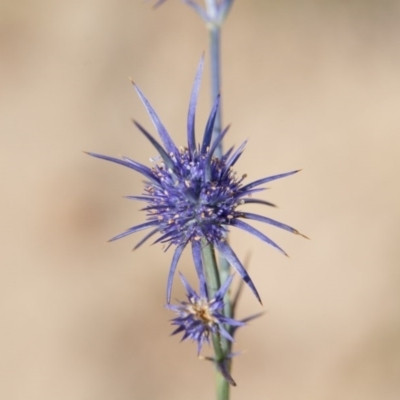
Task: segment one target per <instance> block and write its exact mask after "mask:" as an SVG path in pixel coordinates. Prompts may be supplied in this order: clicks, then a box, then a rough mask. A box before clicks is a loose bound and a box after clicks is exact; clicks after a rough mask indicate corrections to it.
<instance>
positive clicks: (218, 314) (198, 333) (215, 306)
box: [167, 274, 245, 354]
mask: <svg viewBox="0 0 400 400" xmlns="http://www.w3.org/2000/svg"><path fill="white" fill-rule="evenodd" d="M180 278H181V281H182V283H183V286H184V287H185V290H186V296H187V299H188V301H182V302H180V304H178V305H171V304H169V305H167V307H168V308H169V309H170V310H172V311H175V312H176V313H177V314H178V316H177V317H175V318H174V319H172V325H175V326H177V328H176V329H175V331H174V332H172V335H176V334H177V333H180V332H183V337H182V340H185V339H191V340H193V341H194V342H197V354H200V352H201V349H202V346H203V344H204V343H205V342H206V343H209V342H210V336H211V335H212V334H220V335H221V336H223V337H224V338H226V339H227V340H229V341H231V342H233V337H232V335H231V334H230V333H229V332H228V330H227V327H228V326H230V327H234V328H238V327H240V326H243V325H245V323H244V322H242V321H237V320H235V319H232V318H228V317H226V316H225V315H224V296H225V294H226V293H227V291H228V289H229V286H230V284H231V282H232V279H233V275H231V276H230V277H229V278H228V279H227V280H226V281H225V283H224V284H223V285H222V286H221V287H220V289H219V290H218V291H217V293H216V294H215V296H214V297H213V298H212V299H211V300H208V298H207V294H206V292H205V291H204V289H203V288H202V286H200V295H198V294H197V293H196V291H195V290H194V289H193V288H192V287H191V286H190V285H189V283H188V281H187V280H186V279H185V277H184V276H183V275H182V274H180ZM228 329H229V328H228Z"/></svg>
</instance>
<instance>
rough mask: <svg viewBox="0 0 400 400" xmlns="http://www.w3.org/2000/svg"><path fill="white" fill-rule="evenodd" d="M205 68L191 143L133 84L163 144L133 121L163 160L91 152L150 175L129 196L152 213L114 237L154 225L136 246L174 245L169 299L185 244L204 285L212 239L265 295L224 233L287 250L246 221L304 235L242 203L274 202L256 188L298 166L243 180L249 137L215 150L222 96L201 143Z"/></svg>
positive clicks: (195, 93)
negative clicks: (182, 143)
mask: <svg viewBox="0 0 400 400" xmlns="http://www.w3.org/2000/svg"><path fill="white" fill-rule="evenodd" d="M202 68H203V60H201V62H200V64H199V67H198V71H197V75H196V79H195V83H194V86H193V90H192V95H191V99H190V103H189V112H188V122H187V146H186V147H180V148H178V147H177V146H176V145H175V143H174V142H173V140H172V138H171V136H170V135H169V133H168V132H167V130H166V129H165V128H164V125H163V124H162V123H161V121H160V119H159V117H158V116H157V114H156V112H155V111H154V109H153V107H152V106H151V105H150V103H149V101H148V100H147V99H146V97H145V96H144V94H143V93H142V92H141V90H140V89H139V88H138V87H137V86H136V85H134V86H135V89H136V91H137V93H138V95H139V97H140V99H141V100H142V102H143V104H144V106H145V107H146V109H147V111H148V114H149V115H150V118H151V120H152V122H153V124H154V126H155V128H156V129H157V131H158V134H159V136H160V138H161V141H162V144H160V143H159V142H158V141H157V140H156V139H155V138H154V137H153V136H152V135H151V134H150V133H149V132H147V130H145V129H144V128H143V127H142V126H141V125H140V124H139V123H138V122H136V121H134V124H135V125H136V127H137V128H138V129H139V131H140V132H141V133H142V134H143V135H144V136H145V137H146V138H147V139H148V140H149V141H150V143H151V144H152V145H153V146H154V148H155V149H156V150H157V152H158V153H159V155H160V162H159V163H156V164H154V165H153V167H152V168H149V167H147V166H145V165H143V164H140V163H138V162H136V161H134V160H131V159H130V158H127V157H122V159H119V158H114V157H109V156H104V155H101V154H96V153H88V154H90V155H92V156H94V157H97V158H101V159H104V160H108V161H112V162H114V163H117V164H121V165H124V166H126V167H128V168H131V169H133V170H135V171H136V172H139V173H140V174H142V175H143V176H144V177H145V178H146V183H145V186H144V191H143V194H142V195H140V196H128V198H130V199H133V200H138V201H141V202H143V203H144V204H145V207H144V208H143V211H145V212H146V215H147V220H146V222H144V223H142V224H139V225H136V226H133V227H132V228H129V229H128V230H126V231H125V232H123V233H121V234H120V235H118V236H116V237H114V238H112V239H111V240H116V239H120V238H122V237H125V236H127V235H130V234H132V233H135V232H138V231H141V230H145V229H150V232H149V233H148V234H147V235H146V236H145V237H144V238H143V239H142V240H141V241H140V242H139V243H138V244H137V245H136V247H135V248H137V247H139V246H140V245H142V244H143V243H144V242H145V241H147V240H148V239H150V238H151V237H153V236H154V235H156V234H158V235H159V237H158V238H157V239H156V240H155V242H154V243H159V242H161V243H165V244H166V245H167V249H168V248H169V247H170V246H174V247H175V252H174V255H173V258H172V263H171V268H170V273H169V276H168V283H167V302H168V303H169V301H170V298H171V288H172V282H173V277H174V274H175V271H176V267H177V264H178V261H179V259H180V257H181V254H182V252H183V249H184V248H185V247H186V245H188V244H190V245H191V247H192V253H193V260H194V264H195V268H196V271H197V274H198V276H199V279H200V285H201V286H204V285H205V277H204V272H203V266H202V259H201V246H202V242H203V244H204V242H208V243H209V244H211V245H212V246H214V247H215V248H216V249H217V250H218V251H219V252H220V253H221V254H222V256H223V257H224V258H225V259H226V260H227V261H228V262H229V263H230V264H231V265H232V266H233V267H234V268H235V269H236V270H237V271H238V273H239V275H240V276H241V277H242V279H243V280H244V281H245V282H246V283H247V284H248V285H249V287H250V288H251V290H252V291H253V293H254V294H255V295H256V297H257V298H258V299H259V300H260V297H259V295H258V292H257V290H256V288H255V286H254V284H253V282H252V280H251V278H250V276H249V275H248V273H247V272H246V270H245V268H244V267H243V265H242V263H241V262H240V260H239V259H238V257H237V256H236V254H235V253H234V251H233V250H232V248H231V247H230V245H229V244H228V243H227V242H226V240H225V235H226V233H227V231H228V230H229V228H230V227H234V228H238V229H241V230H244V231H246V232H248V233H250V234H252V235H254V236H256V237H258V238H259V239H261V240H262V241H264V242H266V243H268V244H269V245H271V246H273V247H275V248H276V249H278V250H280V251H281V252H282V253H284V254H286V253H285V252H284V251H283V250H282V249H281V248H280V247H279V246H278V245H277V244H276V243H275V242H273V241H272V240H271V239H270V238H269V237H267V236H266V235H265V234H264V233H262V232H261V231H259V230H258V229H256V228H254V227H253V226H251V225H250V224H248V223H247V222H245V221H246V220H254V221H260V222H264V223H267V224H270V225H274V226H276V227H278V228H281V229H284V230H287V231H289V232H292V233H295V234H299V232H298V231H297V230H295V229H293V228H291V227H290V226H288V225H285V224H283V223H280V222H278V221H275V220H273V219H271V218H268V217H265V216H263V215H258V214H253V213H250V212H245V211H242V210H241V209H240V208H241V206H243V205H246V204H252V203H255V204H263V205H271V203H269V202H267V201H265V200H261V199H256V198H253V197H252V196H253V195H254V194H255V193H258V192H260V191H262V190H264V188H262V187H260V185H263V184H265V183H267V182H271V181H274V180H276V179H280V178H283V177H286V176H289V175H292V174H294V173H296V172H298V171H291V172H287V173H283V174H279V175H273V176H269V177H266V178H261V179H258V180H256V181H253V182H250V183H247V184H244V179H245V178H246V175H242V176H239V177H238V175H237V174H236V172H235V170H234V166H235V164H236V162H237V161H238V159H239V158H240V156H241V154H242V152H243V150H244V147H245V144H246V142H244V143H243V144H242V145H241V146H239V148H238V149H237V150H235V151H234V150H233V148H231V149H229V150H228V151H227V152H226V153H225V154H224V155H223V156H222V157H221V158H217V157H215V156H214V153H215V150H216V149H217V147H218V145H219V144H220V143H221V141H222V139H223V137H224V136H225V135H226V133H227V131H228V128H226V129H225V130H224V131H223V132H222V133H221V134H220V135H219V137H217V139H216V140H214V142H212V140H211V139H212V132H213V127H214V122H215V118H216V115H217V111H218V107H219V97H218V98H217V99H216V101H215V104H214V106H213V108H212V110H211V113H210V116H209V118H208V122H207V124H206V128H205V131H204V136H203V139H202V141H201V143H200V144H197V142H196V137H195V109H196V104H197V97H198V91H199V86H200V79H201V74H202Z"/></svg>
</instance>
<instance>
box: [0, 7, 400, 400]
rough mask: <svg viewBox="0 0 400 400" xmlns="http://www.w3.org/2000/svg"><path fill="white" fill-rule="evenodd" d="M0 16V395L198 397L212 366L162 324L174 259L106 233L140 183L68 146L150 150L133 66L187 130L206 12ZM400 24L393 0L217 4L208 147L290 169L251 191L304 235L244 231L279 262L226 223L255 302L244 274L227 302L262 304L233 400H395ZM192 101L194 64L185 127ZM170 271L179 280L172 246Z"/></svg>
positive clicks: (119, 222)
mask: <svg viewBox="0 0 400 400" xmlns="http://www.w3.org/2000/svg"><path fill="white" fill-rule="evenodd" d="M0 10H1V12H0V21H1V22H0V70H1V74H0V87H1V96H0V104H1V119H0V124H1V126H0V129H1V146H0V154H1V158H0V162H1V170H2V173H1V186H2V195H1V197H0V202H1V207H0V210H1V221H2V230H1V242H2V251H1V269H0V271H1V276H0V293H1V303H0V315H1V321H2V322H1V333H0V381H1V385H0V398H1V399H4V400H14V399H18V400H50V399H51V400H53V399H58V400H64V399H65V400H67V399H68V400H69V399H73V400H91V399H93V400H109V399H113V400H128V399H129V400H132V399H135V400H136V399H139V400H153V399H157V398H162V399H164V400H168V399H171V400H172V399H174V400H177V399H188V398H190V399H193V400H197V399H199V400H200V399H211V398H214V387H213V383H214V380H213V370H212V366H211V365H210V364H209V363H207V362H205V361H200V360H198V359H197V357H196V348H195V346H194V345H193V344H191V343H186V342H185V343H183V344H180V343H179V338H178V337H172V338H171V337H170V336H169V335H170V333H171V332H172V327H171V326H170V325H169V319H170V318H171V317H172V315H171V313H170V312H169V311H168V310H166V309H165V308H164V301H165V288H166V277H167V273H168V269H169V263H170V260H171V257H172V252H171V251H169V252H167V253H165V254H164V253H162V251H161V246H154V247H151V246H148V245H145V246H143V247H142V248H140V249H139V250H137V251H135V252H131V248H132V247H133V246H134V245H135V244H136V243H137V241H139V239H140V238H141V237H142V235H141V234H137V235H135V236H130V237H128V238H125V239H123V240H121V241H118V242H115V243H112V244H105V243H106V241H107V239H109V238H110V237H112V236H114V235H116V234H118V233H120V232H122V231H123V230H125V229H126V228H128V227H130V226H133V225H135V224H136V223H139V222H140V221H143V218H144V215H143V214H141V213H139V212H138V209H139V208H140V204H136V203H133V202H130V201H129V200H126V199H123V198H122V196H124V195H129V194H130V195H133V194H140V193H141V188H142V186H141V185H142V183H141V181H142V179H141V177H140V176H139V175H138V174H136V173H135V172H133V171H131V170H128V169H126V168H123V167H119V166H116V165H114V164H110V163H106V162H103V161H101V160H97V159H92V158H89V157H88V156H86V155H84V154H83V153H82V151H85V150H86V151H95V152H99V153H103V154H108V155H112V156H118V155H121V154H123V155H126V156H129V157H131V158H133V159H135V160H138V161H140V162H142V163H145V164H149V158H150V157H153V156H155V155H156V154H155V151H154V149H153V148H152V147H151V146H150V145H149V144H148V143H147V141H146V140H145V139H144V138H143V137H142V136H141V135H140V133H139V132H138V131H137V130H136V129H134V127H133V126H132V124H131V122H130V119H131V118H132V117H134V118H135V119H137V120H138V121H140V122H141V123H142V124H143V125H144V126H145V127H147V128H149V130H150V131H151V132H154V130H153V127H152V124H151V122H150V121H149V118H148V116H147V115H146V113H145V110H144V108H143V106H142V105H141V103H140V101H139V99H138V97H137V96H136V94H135V92H134V90H133V89H132V87H131V84H130V82H129V79H128V77H129V76H131V77H132V78H133V79H134V80H135V81H136V82H137V83H138V84H139V86H140V87H141V89H142V90H143V91H144V93H145V94H146V96H147V97H148V98H149V100H150V101H151V102H152V104H153V106H154V107H155V109H156V110H157V112H158V113H159V115H160V117H161V118H162V120H163V122H164V124H165V126H166V127H167V129H168V130H169V132H170V133H171V134H172V136H173V137H174V138H175V141H176V142H177V143H178V144H185V127H186V113H187V106H188V99H189V95H190V90H191V86H192V81H193V78H194V74H195V70H196V67H197V63H198V61H199V58H200V55H201V54H202V52H203V51H204V50H207V47H208V45H207V43H208V41H207V35H206V32H205V29H204V26H203V23H202V22H201V21H200V20H199V18H198V17H197V16H196V15H195V14H194V12H193V11H192V10H191V9H189V8H188V7H185V6H183V5H182V4H181V3H180V2H179V1H172V0H170V1H168V2H166V3H165V4H164V5H163V6H162V7H161V8H159V9H158V10H156V11H154V10H153V9H152V7H151V3H146V2H143V1H135V0H129V1H128V0H114V1H98V0H85V1H64V2H62V1H51V0H30V1H27V0H19V1H7V0H3V1H2V2H1V3H0ZM399 18H400V3H399V2H398V1H395V0H393V1H389V0H381V1H373V0H370V1H368V0H358V1H357V0H350V1H339V0H338V1H315V0H314V1H311V0H308V1H307V0H299V1H290V0H286V1H277V0H270V1H267V0H258V1H255V0H254V1H244V0H237V1H236V2H235V4H234V6H233V8H232V12H231V15H230V17H229V18H228V20H227V23H226V25H225V28H224V32H223V88H222V90H223V117H224V122H225V123H230V122H231V123H232V127H231V131H230V134H229V135H228V137H227V140H226V146H227V147H228V146H231V145H233V144H236V145H239V144H240V143H241V142H242V141H243V140H244V139H247V138H248V139H249V143H248V145H247V149H246V151H245V153H244V156H243V157H242V159H241V161H240V162H239V163H238V165H237V170H238V172H239V173H240V174H242V173H247V174H248V177H249V178H248V179H257V178H259V177H263V176H266V175H272V174H276V173H280V172H286V171H289V170H292V169H297V168H302V169H303V171H302V172H301V173H300V174H297V175H295V176H292V177H290V178H286V179H284V180H281V181H276V182H274V183H273V184H272V185H271V190H269V191H268V192H266V193H265V194H263V198H265V199H268V200H270V201H272V202H274V203H277V204H278V205H279V208H277V209H267V210H264V212H267V213H268V215H269V216H271V217H272V218H275V219H277V220H279V221H282V222H285V223H288V224H290V225H292V226H294V227H296V228H297V229H299V230H300V231H301V232H304V233H305V234H306V235H308V236H310V237H311V241H307V240H304V239H302V238H300V237H296V236H294V235H290V234H288V233H287V232H281V231H279V230H277V229H274V228H273V227H268V226H262V225H261V226H259V227H262V229H263V231H264V232H265V233H266V234H268V235H269V236H270V237H271V238H273V239H274V240H276V241H277V242H278V243H279V244H280V245H281V246H282V247H283V248H284V249H285V250H286V251H287V252H288V253H289V254H290V256H291V257H290V259H288V258H285V257H283V256H282V255H281V254H279V253H278V252H277V251H275V250H274V249H273V248H271V247H268V246H267V245H264V244H263V243H261V242H259V241H257V240H256V239H253V238H251V237H250V236H249V235H245V234H241V233H240V232H234V233H233V235H232V243H233V246H234V248H235V249H236V251H237V253H238V255H239V256H240V257H241V258H244V257H245V256H246V254H249V253H250V254H251V262H250V273H251V275H252V278H253V280H254V282H255V283H256V285H257V288H258V290H259V292H260V294H261V297H262V299H263V303H264V308H261V306H260V305H259V304H258V303H257V301H256V299H255V298H254V296H252V294H251V293H250V291H249V290H248V289H247V288H246V290H245V292H244V296H243V298H242V303H241V306H240V309H239V315H238V316H239V317H245V316H247V315H249V314H252V313H255V312H259V311H261V310H262V309H264V310H265V311H266V315H265V316H264V317H263V318H261V319H259V320H256V321H253V322H252V323H251V324H250V325H249V327H247V328H245V329H241V330H240V332H239V334H238V336H237V344H236V346H235V350H237V351H242V352H243V354H242V355H241V356H240V357H237V358H236V359H235V365H234V370H233V376H234V378H235V379H236V381H237V382H238V387H237V388H235V389H234V390H233V391H232V399H233V400H235V399H237V400H239V399H251V400H253V399H274V400H289V399H290V400H310V399H316V400H335V399H340V400H350V399H351V400H358V399H360V400H361V399H362V400H370V399H371V400H372V399H385V400H392V399H393V400H394V399H399V398H400V268H399V260H400V247H399V238H400V233H399V219H400V208H399V204H400V190H399V183H398V182H399V178H398V173H399V168H400V151H399V150H400V136H399V128H400V112H399V108H400V75H399V74H400V72H399V71H400V45H399V37H400V24H399ZM206 61H208V54H207V52H206ZM209 109H210V90H209V74H208V70H207V71H206V73H205V75H204V78H203V85H202V92H201V96H200V100H199V111H198V118H197V123H198V132H200V131H201V130H202V129H203V127H204V125H205V121H206V117H207V113H208V111H209ZM256 210H257V206H255V207H254V211H256ZM258 211H260V212H262V209H259V210H258ZM179 269H180V270H181V271H183V272H184V273H185V274H186V275H187V276H188V277H189V278H190V279H192V278H194V276H193V267H192V265H191V260H190V254H186V255H185V257H184V258H183V260H182V261H181V263H180V265H179ZM192 282H194V280H192ZM181 296H182V290H181V287H180V285H179V284H178V283H176V285H175V286H174V295H173V297H174V298H180V297H181ZM205 354H206V355H207V354H210V351H209V350H208V349H206V350H205Z"/></svg>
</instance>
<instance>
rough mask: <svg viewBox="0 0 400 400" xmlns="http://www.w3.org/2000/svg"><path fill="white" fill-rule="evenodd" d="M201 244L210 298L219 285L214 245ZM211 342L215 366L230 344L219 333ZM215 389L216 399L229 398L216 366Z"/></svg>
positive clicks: (226, 384)
mask: <svg viewBox="0 0 400 400" xmlns="http://www.w3.org/2000/svg"><path fill="white" fill-rule="evenodd" d="M201 246H202V258H203V265H204V271H205V275H206V281H207V290H208V296H209V298H210V299H211V298H213V297H214V296H215V294H216V293H217V291H218V289H219V288H220V287H221V282H220V276H219V270H218V265H217V260H216V258H215V252H214V247H213V246H212V245H210V244H209V243H208V242H207V240H206V239H202V241H201ZM212 342H213V346H214V359H215V363H216V367H217V365H218V363H219V362H222V361H223V360H225V359H226V356H227V355H228V354H229V352H230V344H229V341H228V340H227V339H225V338H224V337H222V336H221V335H220V334H219V333H215V334H213V335H212ZM216 390H217V400H229V382H228V381H227V380H226V379H225V378H224V377H223V376H222V374H221V373H220V371H219V370H218V368H216Z"/></svg>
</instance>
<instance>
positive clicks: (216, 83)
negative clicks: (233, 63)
mask: <svg viewBox="0 0 400 400" xmlns="http://www.w3.org/2000/svg"><path fill="white" fill-rule="evenodd" d="M208 3H214V4H207V5H208V13H209V14H210V13H212V15H214V16H215V15H216V5H215V2H214V1H212V0H210V1H208ZM207 27H208V30H209V39H210V58H211V61H210V64H211V102H212V103H214V101H215V99H216V98H217V96H218V95H219V94H220V93H221V26H220V24H219V23H217V22H216V23H209V24H208V25H207ZM221 110H222V97H221V100H220V105H219V109H218V113H217V117H216V119H215V124H214V130H213V141H214V140H215V139H216V138H217V137H218V135H220V134H221V131H222V112H221ZM222 154H223V145H222V142H221V143H220V145H219V146H218V147H217V149H216V151H215V156H216V157H218V158H221V157H222ZM219 266H220V278H221V282H222V283H223V282H225V281H226V280H227V279H228V277H229V275H230V274H231V269H230V265H229V263H228V262H227V261H226V260H225V258H223V257H220V259H219ZM224 303H225V309H224V314H225V316H226V317H231V316H232V307H231V302H230V297H229V292H228V293H227V294H226V296H225V302H224ZM229 346H230V344H229ZM225 350H227V349H225Z"/></svg>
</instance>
